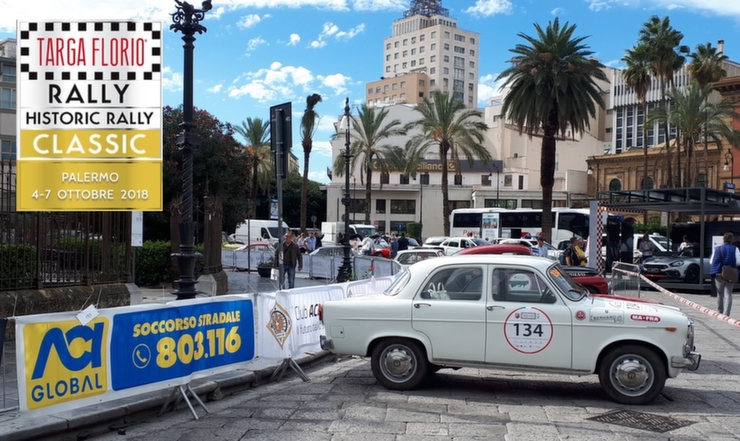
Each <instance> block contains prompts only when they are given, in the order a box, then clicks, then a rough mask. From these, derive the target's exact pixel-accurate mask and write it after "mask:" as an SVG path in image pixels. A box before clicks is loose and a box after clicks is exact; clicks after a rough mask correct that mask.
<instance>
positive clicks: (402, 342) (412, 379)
mask: <svg viewBox="0 0 740 441" xmlns="http://www.w3.org/2000/svg"><path fill="white" fill-rule="evenodd" d="M370 366H371V367H372V370H373V375H375V379H376V380H378V383H380V384H381V385H382V386H383V387H385V388H387V389H391V390H411V389H415V388H416V387H417V386H419V384H421V382H422V381H423V380H424V377H426V375H427V372H428V370H429V362H428V361H427V357H426V353H425V352H424V350H423V348H422V347H421V345H420V344H419V343H417V342H415V341H413V340H406V339H403V338H389V339H386V340H383V341H382V342H380V343H379V344H378V345H377V346H376V347H375V349H374V350H373V355H372V359H371V361H370Z"/></svg>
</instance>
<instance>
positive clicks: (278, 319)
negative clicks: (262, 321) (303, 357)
mask: <svg viewBox="0 0 740 441" xmlns="http://www.w3.org/2000/svg"><path fill="white" fill-rule="evenodd" d="M291 327H292V325H291V321H290V315H289V314H288V311H286V310H285V308H283V307H282V305H280V304H279V303H277V302H275V306H274V307H273V308H272V311H270V321H269V322H268V323H267V329H268V330H269V331H270V334H272V336H273V337H275V340H276V341H277V342H278V344H279V345H280V349H282V348H283V345H284V344H285V340H287V339H288V336H289V335H290V330H291Z"/></svg>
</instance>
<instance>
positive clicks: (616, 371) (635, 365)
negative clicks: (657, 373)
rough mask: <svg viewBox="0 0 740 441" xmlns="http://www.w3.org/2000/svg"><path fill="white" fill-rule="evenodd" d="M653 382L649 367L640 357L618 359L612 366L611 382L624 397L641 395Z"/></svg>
mask: <svg viewBox="0 0 740 441" xmlns="http://www.w3.org/2000/svg"><path fill="white" fill-rule="evenodd" d="M653 380H654V378H653V372H652V370H651V369H650V365H649V364H648V363H647V362H645V360H643V359H642V358H640V357H635V356H632V357H624V358H620V359H618V360H616V361H615V362H614V364H613V365H612V382H613V384H614V386H615V387H616V388H617V389H619V390H620V391H621V392H622V393H623V394H625V395H630V396H638V395H642V394H643V393H644V392H645V391H646V390H647V389H649V388H650V386H651V385H652V383H653Z"/></svg>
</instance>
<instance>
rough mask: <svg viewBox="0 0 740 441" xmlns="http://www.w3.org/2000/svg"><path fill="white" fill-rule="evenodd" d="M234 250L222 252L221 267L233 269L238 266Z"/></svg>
mask: <svg viewBox="0 0 740 441" xmlns="http://www.w3.org/2000/svg"><path fill="white" fill-rule="evenodd" d="M234 259H235V254H234V250H221V266H223V267H224V268H233V267H234V266H236V261H235V260H234Z"/></svg>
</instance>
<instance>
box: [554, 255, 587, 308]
mask: <svg viewBox="0 0 740 441" xmlns="http://www.w3.org/2000/svg"><path fill="white" fill-rule="evenodd" d="M547 275H548V276H549V277H550V280H552V281H553V282H555V284H556V285H557V286H558V288H560V290H561V291H563V294H565V297H567V298H568V300H573V301H574V302H577V301H579V300H581V299H582V298H584V297H586V296H588V289H586V288H585V287H584V286H583V285H581V284H580V283H578V282H576V281H575V280H573V279H572V278H571V277H570V275H569V274H568V273H566V272H565V270H563V268H561V267H560V265H559V264H557V263H556V264H554V265H552V266H551V267H550V268H549V269H548V270H547Z"/></svg>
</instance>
